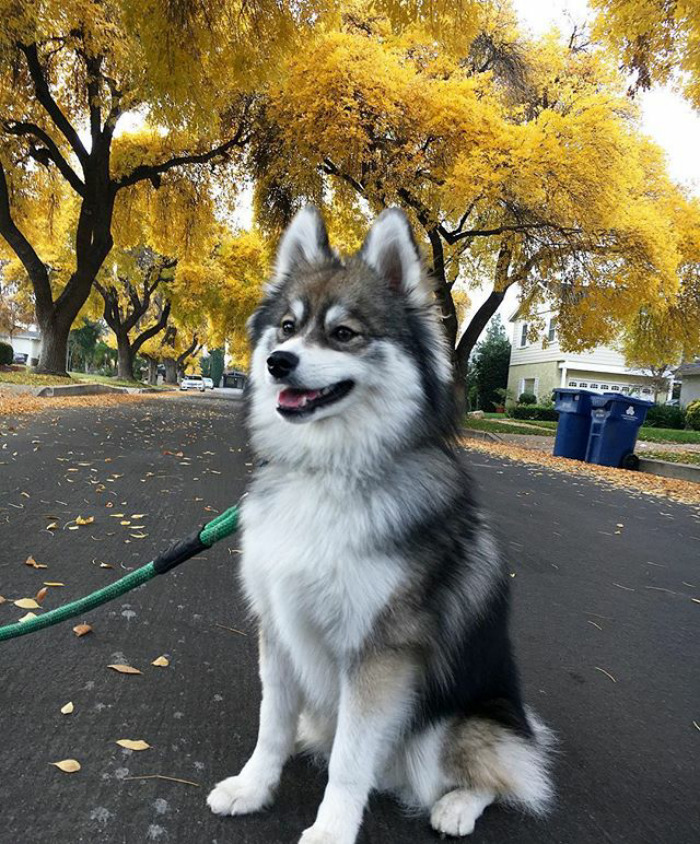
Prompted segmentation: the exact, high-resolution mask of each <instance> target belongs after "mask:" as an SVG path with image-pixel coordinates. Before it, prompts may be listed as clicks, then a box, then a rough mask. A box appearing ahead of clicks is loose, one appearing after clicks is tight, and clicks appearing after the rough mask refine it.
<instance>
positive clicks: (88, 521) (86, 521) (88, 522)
mask: <svg viewBox="0 0 700 844" xmlns="http://www.w3.org/2000/svg"><path fill="white" fill-rule="evenodd" d="M94 521H95V517H94V516H88V517H87V519H84V518H83V517H82V516H78V518H77V519H76V520H75V523H76V524H77V525H91V524H92V523H93V522H94Z"/></svg>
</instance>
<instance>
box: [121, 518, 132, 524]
mask: <svg viewBox="0 0 700 844" xmlns="http://www.w3.org/2000/svg"><path fill="white" fill-rule="evenodd" d="M119 524H120V525H130V524H131V521H130V520H129V519H122V521H121V522H119Z"/></svg>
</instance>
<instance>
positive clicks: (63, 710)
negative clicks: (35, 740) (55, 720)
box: [61, 700, 75, 715]
mask: <svg viewBox="0 0 700 844" xmlns="http://www.w3.org/2000/svg"><path fill="white" fill-rule="evenodd" d="M74 709H75V707H74V706H73V701H72V700H69V701H68V703H66V704H65V705H64V706H62V707H61V715H70V714H71V712H72V711H73V710H74Z"/></svg>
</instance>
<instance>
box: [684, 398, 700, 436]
mask: <svg viewBox="0 0 700 844" xmlns="http://www.w3.org/2000/svg"><path fill="white" fill-rule="evenodd" d="M685 421H686V423H687V425H688V427H689V428H692V429H693V430H694V431H700V399H698V400H697V401H691V402H690V404H689V405H688V407H687V408H686V411H685Z"/></svg>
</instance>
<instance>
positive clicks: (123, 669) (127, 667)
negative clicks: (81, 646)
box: [107, 663, 141, 674]
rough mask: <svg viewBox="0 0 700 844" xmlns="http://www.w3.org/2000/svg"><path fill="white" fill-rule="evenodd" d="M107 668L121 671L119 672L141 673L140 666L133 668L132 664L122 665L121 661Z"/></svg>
mask: <svg viewBox="0 0 700 844" xmlns="http://www.w3.org/2000/svg"><path fill="white" fill-rule="evenodd" d="M107 668H111V669H112V670H113V671H117V672H119V674H141V672H140V671H139V670H138V668H132V667H131V666H130V665H121V664H120V663H117V664H115V665H108V666H107Z"/></svg>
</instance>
